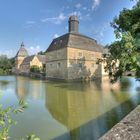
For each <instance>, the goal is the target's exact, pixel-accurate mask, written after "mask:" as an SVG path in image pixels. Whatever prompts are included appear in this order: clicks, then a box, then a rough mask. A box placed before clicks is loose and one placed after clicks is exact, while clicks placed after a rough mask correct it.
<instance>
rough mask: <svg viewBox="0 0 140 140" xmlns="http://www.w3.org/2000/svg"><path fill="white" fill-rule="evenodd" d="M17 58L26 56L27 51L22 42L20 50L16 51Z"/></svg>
mask: <svg viewBox="0 0 140 140" xmlns="http://www.w3.org/2000/svg"><path fill="white" fill-rule="evenodd" d="M17 56H22V57H26V56H28V52H27V50H26V49H25V47H24V43H23V42H22V43H21V46H20V49H19V51H18V52H17V54H16V57H17Z"/></svg>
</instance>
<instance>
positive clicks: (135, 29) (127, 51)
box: [106, 1, 140, 81]
mask: <svg viewBox="0 0 140 140" xmlns="http://www.w3.org/2000/svg"><path fill="white" fill-rule="evenodd" d="M111 26H112V27H113V28H114V33H115V36H116V41H115V42H113V43H112V44H111V45H109V52H110V53H109V56H108V58H107V60H106V61H107V66H106V69H107V70H109V72H110V76H111V77H112V81H116V80H117V79H118V78H119V77H121V76H122V75H123V73H124V72H127V71H134V72H136V76H137V77H140V1H138V2H137V4H136V5H135V6H134V7H133V8H132V9H123V10H122V11H121V12H120V14H119V16H118V17H115V18H114V21H113V22H112V23H111ZM118 62H119V64H118V65H117V66H116V63H118ZM114 66H115V69H114V68H113V67H114Z"/></svg>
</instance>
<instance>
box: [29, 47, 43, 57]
mask: <svg viewBox="0 0 140 140" xmlns="http://www.w3.org/2000/svg"><path fill="white" fill-rule="evenodd" d="M27 51H28V54H29V55H33V54H37V53H38V52H40V51H41V47H40V46H39V45H37V46H31V47H29V48H27Z"/></svg>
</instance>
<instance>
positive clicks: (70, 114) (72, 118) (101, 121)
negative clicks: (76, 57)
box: [46, 79, 129, 140]
mask: <svg viewBox="0 0 140 140" xmlns="http://www.w3.org/2000/svg"><path fill="white" fill-rule="evenodd" d="M104 80H105V81H106V82H105V81H103V84H102V86H101V85H98V84H97V83H96V84H95V83H93V82H92V83H91V84H90V85H89V84H77V83H76V84H65V83H63V84H62V83H61V84H59V83H56V84H54V85H53V86H52V85H49V84H47V85H46V89H47V92H46V108H47V109H48V110H49V112H50V113H51V114H52V116H53V118H55V119H56V120H57V121H59V122H60V123H61V124H63V125H64V126H66V127H67V129H68V131H69V137H70V139H72V140H77V139H80V140H81V139H84V138H85V136H84V137H83V138H82V136H83V135H86V133H87V134H88V135H87V138H90V139H96V138H98V136H99V134H97V132H98V129H100V130H101V129H102V131H105V130H108V127H110V126H109V125H111V124H108V122H107V118H106V117H107V116H106V117H100V116H102V115H104V114H105V113H106V112H107V111H109V110H111V109H112V108H115V107H116V106H118V104H120V103H121V102H124V101H125V100H128V98H129V96H128V94H125V95H124V96H123V97H121V96H120V94H121V93H120V85H119V84H116V85H114V86H113V87H112V88H111V85H110V83H109V82H107V79H104ZM99 83H100V82H99ZM81 88H82V90H81ZM113 89H115V91H116V92H115V93H112V91H113ZM106 91H107V93H105V92H106ZM114 94H115V95H114ZM119 111H120V112H117V111H116V118H117V117H118V118H117V119H116V120H118V119H119V116H120V115H117V113H122V112H121V110H119ZM92 120H96V121H93V123H92V124H90V122H91V121H92ZM85 124H88V126H87V125H86V126H85ZM81 126H85V127H81ZM91 127H92V129H91ZM89 133H90V134H89ZM102 133H103V132H102ZM60 139H63V137H60Z"/></svg>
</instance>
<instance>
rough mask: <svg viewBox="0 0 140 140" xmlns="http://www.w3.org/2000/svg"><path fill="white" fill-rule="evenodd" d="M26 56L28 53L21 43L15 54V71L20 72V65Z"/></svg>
mask: <svg viewBox="0 0 140 140" xmlns="http://www.w3.org/2000/svg"><path fill="white" fill-rule="evenodd" d="M27 56H28V52H27V50H26V49H25V46H24V43H23V42H22V43H21V45H20V49H19V51H18V52H17V54H16V57H15V62H16V71H17V72H18V71H19V70H20V65H21V64H22V62H23V60H24V59H25V58H26V57H27Z"/></svg>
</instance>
